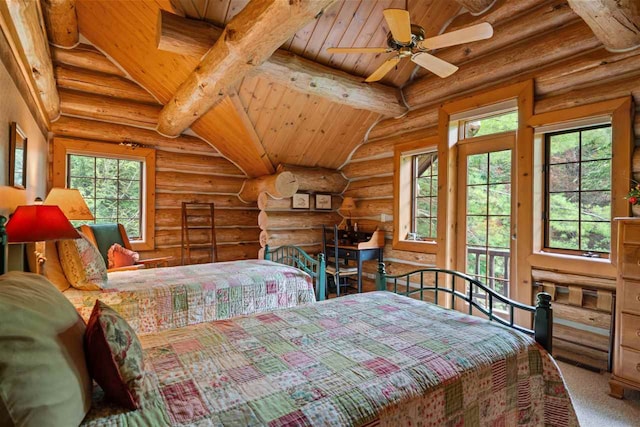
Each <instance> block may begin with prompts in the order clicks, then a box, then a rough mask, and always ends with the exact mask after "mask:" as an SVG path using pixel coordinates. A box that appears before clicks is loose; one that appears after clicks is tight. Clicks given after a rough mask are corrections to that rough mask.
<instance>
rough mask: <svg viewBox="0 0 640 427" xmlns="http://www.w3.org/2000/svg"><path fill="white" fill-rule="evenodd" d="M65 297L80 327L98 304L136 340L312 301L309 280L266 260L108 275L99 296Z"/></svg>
mask: <svg viewBox="0 0 640 427" xmlns="http://www.w3.org/2000/svg"><path fill="white" fill-rule="evenodd" d="M64 295H65V296H66V297H67V299H69V300H70V301H71V303H72V304H73V305H74V306H75V307H76V309H77V310H78V312H79V313H80V315H81V316H82V317H83V318H84V319H85V321H87V320H88V319H89V317H90V315H91V310H92V308H93V305H94V304H95V301H96V300H97V299H99V300H101V301H103V302H105V303H106V304H108V305H110V306H112V307H113V308H114V309H115V310H117V311H118V312H119V313H120V314H121V315H122V316H123V317H124V318H125V319H126V320H127V322H129V324H130V325H131V326H132V327H133V329H134V330H135V331H136V333H138V334H148V333H152V332H157V331H162V330H166V329H172V328H179V327H183V326H187V325H193V324H196V323H201V322H210V321H212V320H219V319H227V318H230V317H233V316H239V315H243V314H251V313H260V312H264V311H268V310H274V309H278V308H288V307H295V306H297V305H301V304H307V303H310V302H314V301H315V295H314V287H313V281H312V278H311V276H310V275H309V274H307V273H305V272H304V271H302V270H300V269H298V268H295V267H291V266H288V265H283V264H282V263H276V262H273V261H268V260H244V261H231V262H220V263H213V264H197V265H186V266H177V267H165V268H154V269H142V270H130V271H121V272H113V273H109V280H108V284H107V287H106V288H105V289H103V290H101V291H82V290H78V289H75V288H70V289H68V290H66V291H64Z"/></svg>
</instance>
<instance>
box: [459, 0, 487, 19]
mask: <svg viewBox="0 0 640 427" xmlns="http://www.w3.org/2000/svg"><path fill="white" fill-rule="evenodd" d="M455 1H456V3H458V4H459V5H460V6H462V7H464V8H465V9H467V10H468V11H469V12H470V13H471V14H472V15H480V14H483V13H485V12H486V11H487V10H489V9H490V8H491V6H493V4H494V3H495V2H496V0H455Z"/></svg>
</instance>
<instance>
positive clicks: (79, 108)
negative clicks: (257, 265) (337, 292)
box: [0, 0, 640, 176]
mask: <svg viewBox="0 0 640 427" xmlns="http://www.w3.org/2000/svg"><path fill="white" fill-rule="evenodd" d="M601 3H602V6H601V8H600V9H597V10H594V9H593V8H591V7H587V6H588V5H585V3H584V2H579V1H574V0H569V4H567V0H361V1H358V0H305V1H292V2H285V1H280V0H253V1H249V0H136V1H127V0H47V1H43V2H42V7H43V8H44V9H45V13H44V16H45V21H46V23H47V30H48V35H49V41H52V39H53V40H54V41H56V40H58V38H60V39H70V42H69V44H65V43H66V42H65V43H58V44H61V45H62V46H66V47H67V48H70V49H62V48H60V47H54V46H52V47H51V48H48V47H47V39H46V37H43V32H42V26H41V24H40V20H41V19H42V18H39V16H40V13H41V12H40V10H39V7H38V5H39V4H40V3H38V2H33V1H31V0H10V1H9V2H8V3H6V5H5V4H4V2H3V4H0V25H2V29H3V32H4V33H5V34H9V36H10V38H11V39H13V40H14V41H15V40H19V42H20V43H21V44H22V50H21V51H20V49H17V50H16V48H15V46H13V47H12V49H14V53H15V54H16V55H17V56H19V57H20V58H21V60H22V62H23V63H24V64H25V67H24V70H23V73H24V74H30V77H29V78H30V86H31V89H30V90H31V92H32V93H33V94H35V95H34V96H35V97H36V98H40V99H39V104H40V110H41V111H42V112H43V113H42V115H43V116H46V119H47V121H48V122H55V121H56V120H57V114H58V112H59V111H61V113H62V114H63V115H65V116H78V115H80V116H82V117H88V118H91V119H95V120H103V121H112V122H114V123H122V124H128V125H134V126H137V127H141V128H146V129H148V130H149V131H156V130H157V131H158V132H160V133H162V134H164V135H166V136H168V137H169V138H167V139H166V141H171V139H170V138H171V137H175V136H177V135H180V133H181V132H182V131H183V130H185V129H186V128H188V127H190V129H191V131H193V132H194V133H196V134H197V135H198V136H200V137H201V138H202V139H204V140H206V141H207V142H208V143H209V144H211V145H212V146H213V147H215V148H216V149H217V150H218V151H219V152H220V153H221V154H223V155H225V156H226V157H228V158H229V159H230V160H232V161H234V162H235V163H236V164H237V165H239V166H240V167H241V168H242V169H243V170H244V171H245V172H246V173H247V174H248V175H249V176H261V175H265V174H269V173H272V172H273V171H274V170H275V167H276V166H277V165H278V164H280V163H293V164H299V165H305V166H323V167H329V168H336V167H339V166H340V165H341V164H343V163H344V162H345V161H346V160H347V158H348V156H349V154H350V153H351V152H352V151H353V149H354V148H355V147H356V146H357V145H358V144H360V143H361V142H362V141H363V139H365V138H366V136H367V135H369V132H371V135H372V136H373V135H374V134H375V133H376V131H377V130H378V129H384V128H389V127H392V128H398V129H404V128H405V127H406V126H404V127H403V125H402V120H395V121H393V120H391V119H392V118H393V117H396V116H400V115H402V114H403V113H406V111H407V108H411V109H412V110H415V109H416V108H417V107H420V106H421V105H429V104H431V103H434V102H442V100H443V99H446V98H447V97H448V96H451V95H452V94H454V93H458V92H460V91H464V90H471V89H472V88H476V89H477V88H478V87H481V86H482V85H486V84H488V83H490V81H491V77H492V75H495V76H497V77H501V78H502V77H507V76H508V75H513V76H514V77H515V76H516V75H518V74H522V73H523V72H524V71H525V70H526V68H527V67H535V66H540V65H541V64H542V63H544V60H547V59H548V61H547V62H549V61H552V60H557V59H560V58H562V57H564V56H566V55H564V54H565V51H566V50H570V49H571V48H572V47H573V46H577V44H579V45H580V47H581V48H583V49H587V50H588V49H596V48H599V47H600V46H602V44H604V46H605V47H607V48H611V49H613V50H619V49H620V46H623V48H624V49H631V48H633V47H636V46H638V45H639V44H640V31H638V30H637V28H638V27H639V26H640V18H639V17H638V15H639V13H638V11H637V10H636V9H634V7H635V6H633V5H634V2H633V1H630V0H621V1H618V0H602V1H601ZM74 6H75V9H74ZM569 6H571V8H570V7H569ZM387 8H400V9H405V8H406V9H407V10H408V11H409V13H410V15H411V21H412V23H414V24H418V25H420V26H422V27H424V29H425V31H426V35H427V36H433V35H437V34H440V33H442V32H444V31H452V30H457V29H460V28H464V27H466V26H469V25H472V24H475V23H478V22H489V23H491V24H493V25H494V28H495V34H494V37H493V38H491V39H489V40H483V41H480V42H476V43H471V44H467V45H460V46H454V47H450V48H445V49H441V50H438V51H437V52H436V55H437V56H438V57H440V58H442V59H445V60H447V61H449V62H451V63H453V64H456V65H458V66H461V69H460V70H459V71H458V73H456V74H455V75H454V76H453V77H452V78H448V79H447V80H446V81H444V80H441V79H439V78H438V77H435V76H433V75H432V74H429V73H427V72H426V71H424V70H423V69H420V68H416V65H415V64H413V63H412V62H411V61H409V60H408V59H405V60H403V61H401V62H400V63H399V65H398V67H397V68H396V69H394V70H392V71H391V72H390V73H389V74H388V75H387V76H386V77H385V78H384V79H383V80H382V81H381V82H380V83H376V84H364V83H362V80H363V77H365V76H367V75H369V74H370V73H371V72H372V71H374V70H375V69H376V68H377V67H378V66H379V65H380V64H381V63H382V62H383V61H385V60H386V59H388V58H389V56H390V55H392V54H389V53H382V54H351V55H344V54H334V55H331V54H329V53H327V48H328V47H380V46H384V45H385V43H386V37H387V33H388V28H387V24H386V21H385V20H384V19H383V15H382V11H383V10H384V9H387ZM572 9H573V10H572ZM241 11H242V12H243V13H241V14H239V13H240V12H241ZM165 18H166V21H165ZM580 18H582V19H580ZM11 21H13V22H11ZM583 21H584V22H583ZM585 22H586V24H587V25H588V26H589V27H591V30H590V29H589V27H587V25H585ZM603 22H605V23H606V22H608V26H614V27H616V30H615V31H613V32H612V31H609V30H607V29H606V28H605V27H607V26H606V25H605V27H603ZM625 22H628V23H630V25H625V24H624V23H625ZM603 28H604V30H603ZM634 28H635V29H634ZM165 30H166V33H165ZM591 31H593V33H592V32H591ZM78 32H79V33H80V35H81V36H82V37H84V39H85V40H88V41H89V42H90V43H91V44H92V45H93V46H95V47H96V48H97V49H98V50H99V51H100V52H102V53H103V54H104V55H106V57H107V58H108V59H107V58H105V56H103V55H101V54H100V53H98V52H91V48H90V47H88V46H86V45H84V46H83V45H81V46H75V44H76V42H77V33H78ZM594 34H595V36H596V37H597V39H596V37H594V36H593V35H594ZM556 35H557V36H556ZM165 36H166V37H165ZM74 37H75V41H73V40H74ZM287 38H288V39H287ZM547 39H548V40H547ZM529 40H531V42H532V43H534V45H535V46H542V47H544V51H545V52H546V53H545V54H544V55H535V54H532V52H529V51H528V49H525V47H526V46H529ZM550 43H551V44H550ZM54 44H55V43H54ZM556 45H557V46H558V48H557V49H556V48H555V47H554V46H556ZM625 46H626V47H625ZM49 50H51V53H52V55H53V58H54V62H55V64H57V65H56V69H55V76H56V78H57V84H58V88H57V90H56V87H55V84H56V82H53V74H54V73H53V71H52V68H51V61H49V64H47V57H48V55H49V52H48V51H49ZM556 51H558V52H559V53H558V54H557V55H556ZM43 53H45V55H43ZM556 56H557V58H556ZM485 58H486V60H485ZM77 60H79V61H81V62H82V64H81V65H79V64H77V63H76V62H75V61H77ZM510 61H511V62H513V63H514V65H511V64H510V63H509V62H510ZM78 66H79V67H80V69H77V67H78ZM50 70H51V71H50ZM488 71H491V72H488ZM47 76H49V77H47ZM52 82H53V83H52ZM52 88H53V89H52ZM456 91H458V92H456ZM80 113H82V114H80ZM420 114H421V113H420V112H419V111H418V110H415V111H412V112H411V113H410V114H409V116H410V118H411V124H410V126H414V123H416V121H415V120H414V118H415V117H419V115H420ZM381 120H382V122H381V123H380V124H379V125H376V126H375V128H374V129H373V131H371V129H372V126H373V125H375V124H376V123H378V122H380V121H381ZM430 120H431V118H430ZM405 130H406V129H405ZM409 130H410V129H409ZM378 133H379V132H378ZM163 141H164V142H163V143H166V141H165V140H163Z"/></svg>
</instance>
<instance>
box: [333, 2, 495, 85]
mask: <svg viewBox="0 0 640 427" xmlns="http://www.w3.org/2000/svg"><path fill="white" fill-rule="evenodd" d="M382 13H383V14H384V19H385V20H386V21H387V24H388V25H389V34H388V35H387V47H330V48H328V49H327V52H328V53H388V52H397V53H396V55H394V56H393V57H391V58H389V59H387V60H386V61H385V62H384V63H383V64H382V65H381V66H380V67H378V69H377V70H375V71H374V72H373V73H372V74H371V75H370V76H369V77H367V78H366V80H365V82H377V81H378V80H380V79H382V78H383V77H384V76H385V75H387V73H388V72H389V71H391V70H392V69H393V68H394V67H395V66H396V65H398V63H399V62H400V60H401V59H402V58H406V57H409V56H410V57H411V61H413V62H415V63H416V64H418V65H419V66H421V67H423V68H426V69H427V70H429V71H431V72H432V73H434V74H436V75H438V76H440V77H442V78H445V77H449V76H450V75H451V74H453V73H455V72H456V71H457V70H458V67H456V66H455V65H453V64H450V63H448V62H446V61H443V60H442V59H439V58H437V57H435V56H433V55H430V54H429V53H427V51H430V50H434V49H440V48H443V47H447V46H455V45H458V44H462V43H469V42H474V41H477V40H484V39H488V38H491V36H493V27H492V26H491V24H489V23H487V22H483V23H482V24H477V25H472V26H471V27H467V28H463V29H461V30H456V31H451V32H450V33H444V34H441V35H439V36H435V37H429V38H427V39H425V32H424V28H422V27H420V26H419V25H414V24H411V19H410V17H409V12H408V11H406V10H404V9H385V10H384V11H383V12H382Z"/></svg>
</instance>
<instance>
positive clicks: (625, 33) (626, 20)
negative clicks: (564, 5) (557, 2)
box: [569, 0, 640, 52]
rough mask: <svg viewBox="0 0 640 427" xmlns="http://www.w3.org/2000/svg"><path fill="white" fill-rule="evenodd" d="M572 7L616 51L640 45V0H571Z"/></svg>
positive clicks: (605, 43)
mask: <svg viewBox="0 0 640 427" xmlns="http://www.w3.org/2000/svg"><path fill="white" fill-rule="evenodd" d="M569 6H571V9H573V11H574V12H575V13H577V14H578V15H580V17H581V18H582V19H583V20H584V22H586V23H587V25H588V26H589V27H590V28H591V30H592V31H593V33H594V34H595V35H596V37H597V38H598V39H599V40H600V41H601V42H602V44H603V45H604V46H605V47H606V48H607V50H610V51H612V52H621V51H625V50H631V49H635V48H637V47H640V2H638V0H590V1H585V0H569Z"/></svg>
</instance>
